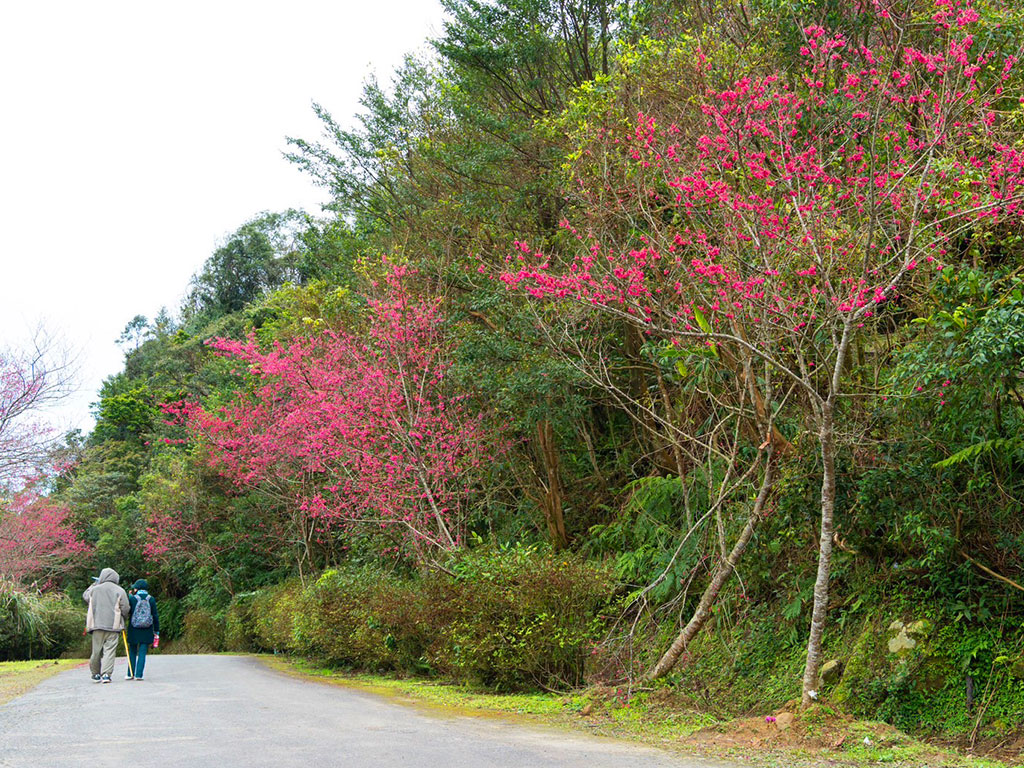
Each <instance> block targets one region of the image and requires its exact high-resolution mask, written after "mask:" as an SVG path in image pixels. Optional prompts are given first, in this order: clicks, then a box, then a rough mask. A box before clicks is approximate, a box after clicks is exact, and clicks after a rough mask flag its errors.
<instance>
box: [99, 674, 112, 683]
mask: <svg viewBox="0 0 1024 768" xmlns="http://www.w3.org/2000/svg"><path fill="white" fill-rule="evenodd" d="M100 682H101V683H109V682H110V675H102V676H101V677H100Z"/></svg>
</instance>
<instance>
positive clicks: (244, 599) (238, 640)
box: [224, 592, 258, 653]
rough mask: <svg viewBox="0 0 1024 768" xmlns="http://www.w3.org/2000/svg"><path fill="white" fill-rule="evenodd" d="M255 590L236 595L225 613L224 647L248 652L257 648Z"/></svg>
mask: <svg viewBox="0 0 1024 768" xmlns="http://www.w3.org/2000/svg"><path fill="white" fill-rule="evenodd" d="M256 594H257V593H255V592H244V593H242V594H240V595H235V597H234V598H233V599H232V600H231V604H230V605H229V606H228V609H227V611H226V612H225V614H224V649H225V650H228V651H240V652H242V653H247V652H249V651H254V650H256V648H257V646H258V643H257V641H256V630H255V627H254V625H253V621H254V618H253V598H254V597H255V596H256Z"/></svg>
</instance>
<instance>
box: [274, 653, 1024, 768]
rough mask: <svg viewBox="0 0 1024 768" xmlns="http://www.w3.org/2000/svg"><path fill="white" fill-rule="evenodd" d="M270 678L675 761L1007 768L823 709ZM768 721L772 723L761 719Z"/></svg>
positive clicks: (363, 678) (282, 665)
mask: <svg viewBox="0 0 1024 768" xmlns="http://www.w3.org/2000/svg"><path fill="white" fill-rule="evenodd" d="M260 658H261V659H262V660H263V661H264V663H266V664H267V665H268V666H270V667H272V668H273V669H276V670H279V671H281V672H284V673H286V674H290V675H295V676H300V677H305V678H309V679H316V680H319V681H322V682H325V683H329V684H334V685H340V686H344V687H349V688H355V689H357V690H361V691H366V692H370V693H375V694H378V695H381V696H385V697H388V698H390V699H392V700H395V701H397V702H399V703H402V704H405V705H408V706H415V707H417V708H419V709H421V710H426V711H429V712H434V713H436V714H438V715H458V716H469V717H499V718H502V719H510V720H516V721H520V722H525V723H531V724H537V725H547V726H556V727H562V728H567V729H573V730H579V731H585V732H588V733H593V734H599V735H602V736H609V737H614V738H622V739H630V740H634V741H638V742H642V743H645V744H649V745H652V746H657V747H661V748H664V749H668V750H671V751H673V752H678V753H683V754H693V755H703V756H708V757H714V758H717V759H724V760H733V761H736V762H737V763H739V764H741V765H753V766H763V767H764V768H775V767H776V766H777V767H778V768H782V767H783V766H793V767H794V768H818V767H819V766H876V765H877V766H882V765H885V766H902V767H903V768H912V767H913V768H940V767H941V768H1002V767H1003V766H1006V765H1008V764H1007V763H1003V762H1000V761H998V760H993V759H988V758H982V757H975V756H971V755H966V754H962V753H958V752H955V751H952V750H949V749H944V748H942V747H939V746H936V745H932V744H927V743H925V742H922V741H918V740H916V739H914V738H912V737H910V736H907V735H906V734H904V733H903V732H901V731H899V730H898V729H896V728H893V727H892V726H890V725H886V724H884V723H877V722H870V721H862V720H856V719H853V718H851V717H849V716H846V715H842V714H839V713H838V712H836V711H834V710H832V709H831V708H829V707H827V706H815V707H812V708H811V709H809V710H808V711H806V712H804V713H803V714H797V715H794V716H792V718H791V717H790V716H789V715H788V714H784V713H783V710H779V711H777V714H770V715H765V716H762V717H750V718H740V719H729V718H724V717H717V716H715V715H712V714H709V713H707V712H701V711H698V710H696V709H693V708H691V707H690V706H689V704H688V701H687V699H686V697H683V696H680V695H678V694H676V693H674V692H672V691H670V690H669V689H667V688H659V689H654V690H640V691H633V692H629V691H625V690H623V689H621V688H602V687H595V688H590V689H587V690H583V691H577V692H573V693H569V694H565V693H518V694H496V693H488V692H485V691H483V690H480V689H477V688H474V687H471V686H466V685H454V684H448V683H444V682H440V681H437V680H424V679H408V678H407V679H399V678H391V677H382V676H378V675H369V674H363V673H358V674H357V673H350V672H344V671H339V670H335V669H329V668H325V667H322V666H318V665H317V664H316V663H314V662H310V661H306V660H301V659H293V658H288V657H284V656H263V657H260ZM771 717H774V718H775V721H770V720H767V719H766V718H771Z"/></svg>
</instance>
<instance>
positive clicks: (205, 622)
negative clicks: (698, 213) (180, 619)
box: [184, 608, 224, 653]
mask: <svg viewBox="0 0 1024 768" xmlns="http://www.w3.org/2000/svg"><path fill="white" fill-rule="evenodd" d="M184 638H185V647H186V648H188V650H189V651H190V652H192V653H215V652H217V651H221V650H223V649H224V622H223V621H222V620H221V619H219V618H218V617H217V616H215V615H214V614H213V613H211V612H210V611H205V610H202V609H199V608H195V609H193V610H191V611H189V612H188V613H186V614H185V635H184Z"/></svg>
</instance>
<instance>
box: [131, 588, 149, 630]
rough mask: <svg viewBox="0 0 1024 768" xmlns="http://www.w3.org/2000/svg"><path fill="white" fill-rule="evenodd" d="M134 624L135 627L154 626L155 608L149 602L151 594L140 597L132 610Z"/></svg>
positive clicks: (145, 627) (146, 627)
mask: <svg viewBox="0 0 1024 768" xmlns="http://www.w3.org/2000/svg"><path fill="white" fill-rule="evenodd" d="M132 626H133V627H134V628H135V629H149V628H150V627H152V626H153V609H152V607H151V606H150V604H149V595H147V596H146V597H140V598H139V599H138V600H137V601H136V602H135V610H134V611H132Z"/></svg>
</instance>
